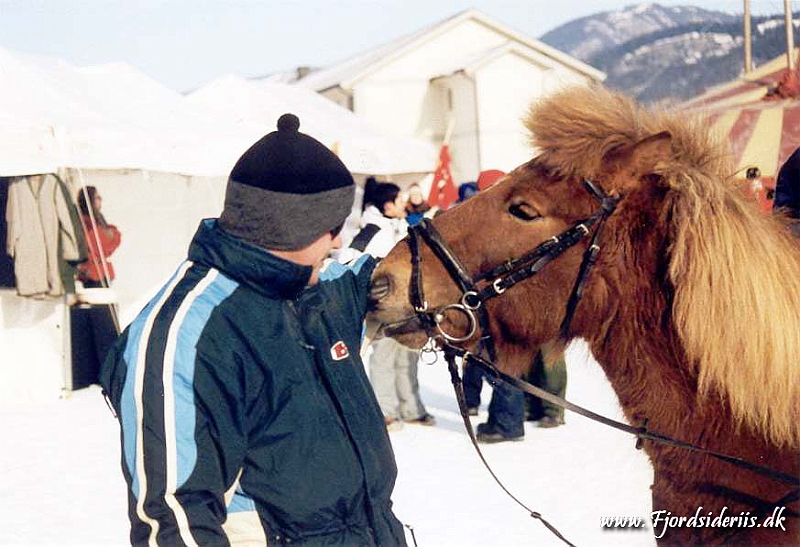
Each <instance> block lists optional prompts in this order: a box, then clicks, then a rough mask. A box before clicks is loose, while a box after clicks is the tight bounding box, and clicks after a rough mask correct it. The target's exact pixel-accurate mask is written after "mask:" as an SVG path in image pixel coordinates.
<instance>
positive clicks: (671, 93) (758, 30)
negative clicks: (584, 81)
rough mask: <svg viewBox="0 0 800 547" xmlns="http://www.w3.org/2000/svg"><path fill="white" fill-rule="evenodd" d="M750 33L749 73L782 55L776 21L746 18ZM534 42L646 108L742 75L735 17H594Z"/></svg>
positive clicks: (696, 11) (685, 13)
mask: <svg viewBox="0 0 800 547" xmlns="http://www.w3.org/2000/svg"><path fill="white" fill-rule="evenodd" d="M796 17H797V19H795V27H798V25H800V15H798V16H796ZM752 33H753V62H754V64H755V65H756V66H758V65H759V64H761V63H764V62H766V61H768V60H770V59H772V58H774V57H776V56H778V55H780V54H781V53H782V52H784V51H785V48H786V46H785V32H784V25H783V15H775V16H762V17H753V18H752ZM541 39H542V41H544V42H546V43H548V44H550V45H554V46H555V45H556V44H560V45H559V46H556V47H559V48H560V49H562V50H563V51H566V52H568V53H572V54H573V55H575V56H576V57H578V58H579V59H581V60H583V61H586V62H588V63H589V64H591V65H592V66H594V67H596V68H599V69H600V70H602V71H604V72H605V73H606V74H607V75H608V79H607V80H606V85H608V86H609V87H613V88H616V89H620V90H622V91H624V92H626V93H628V94H630V95H632V96H634V97H636V98H638V99H639V100H642V101H645V102H657V101H681V100H685V99H688V98H691V97H693V96H695V95H697V94H699V93H702V92H703V91H705V90H706V89H708V88H710V87H713V86H715V85H718V84H720V83H723V82H726V81H728V80H731V79H733V78H735V77H737V76H738V75H740V74H741V72H742V69H743V67H742V65H743V59H744V45H743V44H744V38H743V35H742V22H741V16H740V15H729V14H725V13H721V12H714V11H708V10H703V9H700V8H695V7H690V6H684V7H668V8H665V7H662V6H659V5H658V4H649V5H638V6H631V7H628V8H625V9H622V10H620V11H616V12H604V13H599V14H597V15H594V16H590V17H582V18H580V19H577V20H575V21H571V22H569V23H566V24H565V25H562V26H560V27H558V28H556V29H554V30H552V31H550V32H548V33H547V34H545V35H544V36H542V38H541Z"/></svg>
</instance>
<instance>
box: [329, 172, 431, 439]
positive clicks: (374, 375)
mask: <svg viewBox="0 0 800 547" xmlns="http://www.w3.org/2000/svg"><path fill="white" fill-rule="evenodd" d="M362 210H363V213H362V215H361V231H360V232H359V233H358V234H357V235H356V236H355V238H354V239H353V242H352V243H351V244H350V247H349V248H348V249H345V251H347V252H345V253H341V254H340V255H339V260H340V261H347V260H349V259H350V258H353V257H354V255H357V254H359V252H364V253H367V254H370V255H372V256H374V257H375V258H383V257H385V256H386V255H387V254H389V251H391V250H392V248H393V247H394V246H395V245H396V244H397V242H398V241H400V240H402V239H403V238H404V237H406V234H407V231H408V224H407V223H406V221H405V216H406V211H405V203H404V200H403V195H402V194H401V192H400V188H399V187H398V186H397V185H395V184H392V183H388V182H377V181H376V180H375V179H374V178H372V177H370V178H368V179H367V183H366V186H365V188H364V203H363V206H362ZM418 360H419V353H418V352H417V351H414V350H410V349H408V348H406V347H404V346H402V345H400V344H398V343H397V342H395V341H394V340H393V339H391V338H381V339H380V340H376V341H375V342H373V344H372V356H371V357H370V359H369V379H370V382H371V383H372V388H373V390H374V391H375V396H376V397H377V399H378V404H379V405H380V407H381V411H382V412H383V416H384V421H385V422H386V426H387V428H388V429H389V430H390V431H394V430H396V429H399V428H400V427H402V425H403V423H404V422H405V423H413V424H420V425H435V424H436V419H435V418H434V417H433V416H431V415H430V414H428V412H427V410H426V409H425V405H423V403H422V399H421V398H420V395H419V382H418V381H417V361H418Z"/></svg>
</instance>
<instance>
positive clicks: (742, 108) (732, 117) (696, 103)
mask: <svg viewBox="0 0 800 547" xmlns="http://www.w3.org/2000/svg"><path fill="white" fill-rule="evenodd" d="M798 52H800V49H798ZM788 75H789V70H788V69H787V67H786V56H785V55H782V56H780V57H777V58H775V59H773V60H772V61H770V62H768V63H766V64H764V65H762V66H761V67H759V68H758V69H757V70H754V71H753V72H751V73H750V74H748V75H746V76H744V77H741V78H737V79H735V80H732V81H730V82H727V83H725V84H722V85H720V86H718V87H716V88H714V89H711V90H709V91H708V92H706V93H704V94H702V95H700V96H698V97H695V98H694V99H692V100H690V101H687V102H686V103H684V104H683V106H684V107H685V108H686V109H688V110H690V111H696V112H703V113H707V114H709V115H710V117H711V120H712V121H713V124H714V125H713V127H714V130H715V131H717V132H718V133H719V134H720V135H722V136H725V137H727V139H728V142H729V144H730V150H731V153H732V154H733V157H734V160H735V162H736V166H737V168H738V170H739V171H741V172H742V173H743V172H744V171H745V170H746V169H747V168H748V167H758V168H759V169H760V170H761V174H762V175H763V176H766V177H774V176H776V174H777V172H778V169H780V166H781V165H782V164H783V162H785V161H786V159H787V158H788V157H789V156H790V155H791V153H792V152H793V151H794V150H795V149H796V148H797V147H800V97H797V96H796V97H790V98H786V99H782V100H770V99H768V98H767V93H768V92H769V91H770V90H773V89H774V88H775V87H776V86H777V85H779V82H781V81H782V80H784V79H786V78H787V77H788Z"/></svg>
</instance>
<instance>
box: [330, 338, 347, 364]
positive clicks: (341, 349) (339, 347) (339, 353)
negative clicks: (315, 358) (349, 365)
mask: <svg viewBox="0 0 800 547" xmlns="http://www.w3.org/2000/svg"><path fill="white" fill-rule="evenodd" d="M331 357H332V358H333V360H334V361H341V360H342V359H347V358H348V357H350V350H349V349H347V344H345V343H344V342H342V341H341V340H339V341H338V342H336V343H335V344H334V345H332V346H331Z"/></svg>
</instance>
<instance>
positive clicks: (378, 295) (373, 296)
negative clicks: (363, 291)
mask: <svg viewBox="0 0 800 547" xmlns="http://www.w3.org/2000/svg"><path fill="white" fill-rule="evenodd" d="M391 293H392V279H391V277H390V276H389V275H386V274H379V275H377V276H375V277H373V278H372V285H371V286H370V289H369V295H368V297H367V310H369V311H374V310H375V309H377V307H378V303H379V302H380V301H381V300H382V299H384V298H386V297H387V296H389V295H390V294H391Z"/></svg>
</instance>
